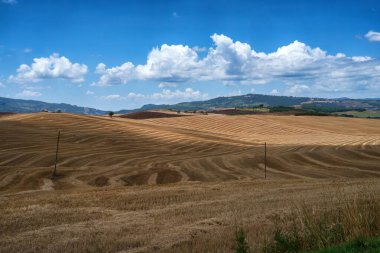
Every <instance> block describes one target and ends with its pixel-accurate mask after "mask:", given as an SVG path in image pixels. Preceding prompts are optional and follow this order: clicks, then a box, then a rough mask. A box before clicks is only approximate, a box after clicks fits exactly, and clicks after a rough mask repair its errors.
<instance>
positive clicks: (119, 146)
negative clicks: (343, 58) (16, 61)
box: [0, 113, 380, 252]
mask: <svg viewBox="0 0 380 253" xmlns="http://www.w3.org/2000/svg"><path fill="white" fill-rule="evenodd" d="M58 129H61V131H62V132H61V142H60V151H59V163H58V174H59V175H60V177H59V179H58V180H55V181H52V180H51V179H50V175H51V172H52V169H53V164H54V159H55V147H56V136H57V130H58ZM264 142H266V143H267V150H268V154H267V161H268V163H267V165H268V166H267V169H268V171H267V179H266V180H264V147H263V143H264ZM367 190H371V191H373V192H375V193H380V121H379V120H370V119H352V118H338V117H309V116H302V117H301V116H299V117H295V116H270V115H260V116H254V115H249V116H224V115H197V116H188V117H171V118H152V119H149V118H148V119H139V120H135V119H128V118H117V117H114V118H113V119H110V118H107V117H95V116H81V115H71V114H49V113H36V114H16V115H3V116H2V117H0V203H1V205H0V252H159V251H161V252H231V247H232V244H233V234H234V231H235V229H236V228H237V227H240V226H243V227H245V228H246V230H247V231H248V237H249V241H250V242H254V241H255V240H256V239H257V238H260V237H261V236H264V234H265V233H264V231H267V230H270V229H271V226H272V224H273V222H274V220H275V217H277V216H284V215H288V214H289V213H290V212H291V210H292V209H293V208H294V205H295V203H299V202H306V203H308V204H310V205H313V206H316V208H318V205H319V204H321V203H322V202H326V201H330V202H331V203H333V202H334V195H335V194H336V193H337V192H342V191H343V192H345V194H347V195H352V196H354V195H356V194H360V193H361V192H363V191H367ZM377 195H379V196H380V194H377ZM257 240H258V239H257ZM258 241H259V240H258Z"/></svg>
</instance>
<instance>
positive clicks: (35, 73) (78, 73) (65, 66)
mask: <svg viewBox="0 0 380 253" xmlns="http://www.w3.org/2000/svg"><path fill="white" fill-rule="evenodd" d="M87 71H88V68H87V66H86V65H84V64H79V63H71V62H70V60H69V59H67V58H66V57H64V56H59V55H58V54H52V55H51V56H49V57H41V58H34V59H33V63H32V64H31V65H30V66H29V65H27V64H22V65H20V66H19V68H18V69H17V74H16V75H15V76H14V75H11V76H10V77H9V78H8V80H9V81H11V82H16V83H28V82H34V83H36V82H39V81H42V80H44V79H55V78H62V79H67V80H70V81H72V82H83V81H84V75H85V74H86V73H87Z"/></svg>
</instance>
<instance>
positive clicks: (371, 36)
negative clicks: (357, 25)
mask: <svg viewBox="0 0 380 253" xmlns="http://www.w3.org/2000/svg"><path fill="white" fill-rule="evenodd" d="M365 37H366V38H367V39H368V40H369V41H372V42H380V33H379V32H375V31H369V32H368V33H367V34H366V35H365Z"/></svg>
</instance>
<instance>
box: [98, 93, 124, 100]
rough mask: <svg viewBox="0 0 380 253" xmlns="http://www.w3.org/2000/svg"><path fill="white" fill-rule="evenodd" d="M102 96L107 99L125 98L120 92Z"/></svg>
mask: <svg viewBox="0 0 380 253" xmlns="http://www.w3.org/2000/svg"><path fill="white" fill-rule="evenodd" d="M102 98H103V99H105V100H122V99H125V98H124V97H122V96H121V95H119V94H112V95H108V96H103V97H102Z"/></svg>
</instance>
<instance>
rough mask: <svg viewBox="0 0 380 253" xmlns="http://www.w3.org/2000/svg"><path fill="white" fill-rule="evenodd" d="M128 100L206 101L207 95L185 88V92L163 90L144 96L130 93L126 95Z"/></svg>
mask: <svg viewBox="0 0 380 253" xmlns="http://www.w3.org/2000/svg"><path fill="white" fill-rule="evenodd" d="M127 98H130V99H144V100H145V99H149V100H155V101H176V100H178V101H179V100H180V101H182V100H195V99H199V100H202V99H206V98H208V94H206V93H202V92H200V91H197V90H193V89H192V88H186V89H185V90H175V91H173V90H170V89H163V90H162V91H161V92H156V93H153V94H151V95H144V94H140V93H134V92H131V93H129V94H128V95H127Z"/></svg>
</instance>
